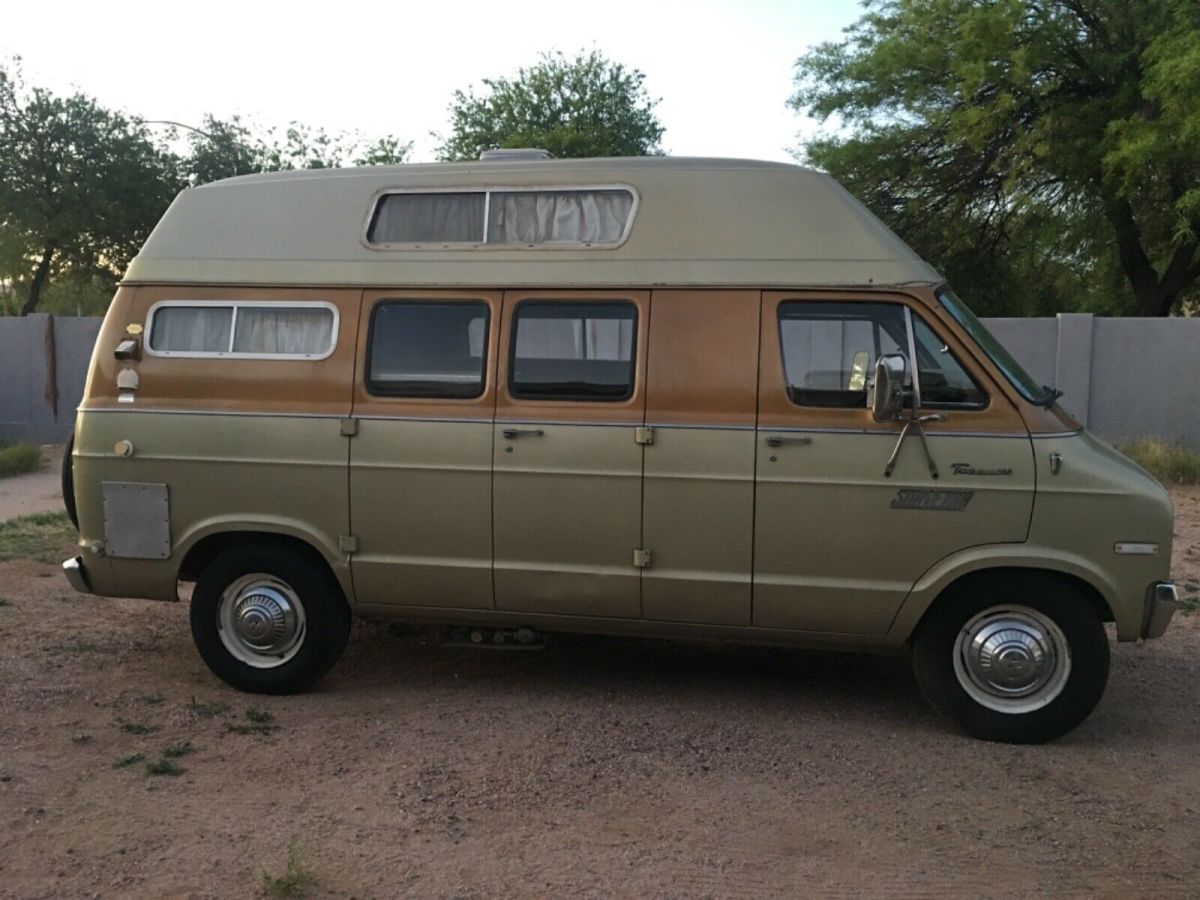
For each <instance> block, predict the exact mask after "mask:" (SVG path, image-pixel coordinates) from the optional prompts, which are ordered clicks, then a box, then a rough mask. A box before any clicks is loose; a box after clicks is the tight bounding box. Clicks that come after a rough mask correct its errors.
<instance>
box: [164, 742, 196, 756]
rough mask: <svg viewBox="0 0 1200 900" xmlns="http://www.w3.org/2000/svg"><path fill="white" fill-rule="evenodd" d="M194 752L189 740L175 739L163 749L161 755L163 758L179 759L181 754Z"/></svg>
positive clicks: (185, 754)
mask: <svg viewBox="0 0 1200 900" xmlns="http://www.w3.org/2000/svg"><path fill="white" fill-rule="evenodd" d="M195 752H196V748H195V747H193V746H192V742H191V741H176V742H175V743H173V744H171V745H170V746H169V747H167V748H166V749H165V750H163V752H162V755H163V758H164V759H179V757H181V756H187V755H188V754H189V753H195Z"/></svg>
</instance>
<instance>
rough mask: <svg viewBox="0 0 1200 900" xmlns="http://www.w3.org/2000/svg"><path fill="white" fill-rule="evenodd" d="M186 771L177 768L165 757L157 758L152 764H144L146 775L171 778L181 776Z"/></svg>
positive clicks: (181, 767) (179, 767)
mask: <svg viewBox="0 0 1200 900" xmlns="http://www.w3.org/2000/svg"><path fill="white" fill-rule="evenodd" d="M186 771H187V769H185V768H183V766H177V765H175V763H174V762H173V761H171V760H169V759H167V758H166V757H165V756H163V757H159V758H158V759H156V760H155V761H154V762H150V763H146V774H147V775H170V776H171V777H172V778H174V777H176V776H178V775H182V774H183V773H184V772H186Z"/></svg>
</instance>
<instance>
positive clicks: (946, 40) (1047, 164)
mask: <svg viewBox="0 0 1200 900" xmlns="http://www.w3.org/2000/svg"><path fill="white" fill-rule="evenodd" d="M796 72H797V74H796V88H797V90H796V93H795V94H794V95H793V97H792V101H791V103H792V106H793V107H794V108H795V109H797V110H802V111H807V112H810V113H812V114H814V115H816V116H819V117H826V118H829V117H832V118H833V119H834V121H835V122H836V123H837V124H839V125H840V126H841V127H840V128H839V129H838V130H837V131H836V132H835V133H834V134H832V135H829V136H825V137H822V138H819V139H817V140H814V141H812V142H810V143H809V144H808V145H807V147H806V148H805V151H804V156H805V158H806V159H807V160H808V161H809V162H811V163H813V164H814V165H817V166H818V167H820V168H823V169H826V170H827V171H829V172H830V173H831V174H833V175H834V176H835V177H836V178H838V179H839V180H840V181H842V182H843V183H844V184H845V185H846V186H847V187H848V188H849V189H850V190H851V191H852V192H854V193H855V194H857V195H858V196H860V197H862V198H863V199H864V200H865V202H866V203H867V205H868V206H869V207H870V208H871V209H872V210H873V211H874V212H875V213H876V214H878V215H879V216H880V217H881V218H883V219H884V220H885V221H886V222H887V223H888V224H889V225H891V226H892V227H893V228H894V229H896V231H897V232H898V233H899V234H900V236H901V237H903V238H904V239H905V240H906V241H908V242H909V243H910V244H911V245H912V246H913V247H914V249H916V250H917V251H918V252H919V253H920V254H921V255H922V256H925V257H926V258H928V259H930V260H931V261H932V262H933V263H934V264H935V265H937V266H938V267H939V268H940V269H941V270H942V271H943V273H944V274H946V275H947V276H949V277H950V278H951V279H952V280H953V281H954V282H955V283H956V284H957V285H958V287H959V289H960V293H963V294H965V295H968V296H970V297H972V298H973V300H974V305H975V306H977V307H978V309H979V310H980V311H981V312H984V313H987V314H993V315H995V314H1010V315H1011V314H1037V313H1050V312H1056V311H1063V310H1074V309H1087V310H1091V311H1095V312H1103V313H1138V314H1141V315H1166V314H1167V313H1168V312H1170V311H1172V310H1178V309H1181V308H1187V307H1188V304H1189V303H1190V302H1193V301H1194V298H1195V297H1196V293H1197V290H1196V285H1197V280H1198V279H1200V243H1198V241H1197V234H1198V233H1200V141H1198V140H1197V139H1196V138H1197V137H1200V90H1198V89H1197V88H1198V87H1200V5H1198V4H1196V3H1195V2H1194V0H1133V2H1129V0H995V2H988V3H979V2H977V0H880V2H871V3H868V4H867V10H866V12H865V14H864V15H863V16H862V17H861V18H860V19H859V20H858V22H857V23H855V24H854V25H853V26H851V27H850V28H849V29H847V32H846V37H845V39H844V40H843V41H840V42H836V43H827V44H823V45H820V46H818V47H817V48H815V49H814V50H812V51H811V52H810V53H808V54H806V55H805V56H803V57H801V59H800V60H799V61H798V62H797V70H796ZM1188 136H1190V139H1189V137H1188ZM1130 294H1132V296H1130Z"/></svg>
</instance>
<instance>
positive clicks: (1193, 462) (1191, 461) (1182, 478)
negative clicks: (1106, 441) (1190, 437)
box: [1117, 437, 1200, 484]
mask: <svg viewBox="0 0 1200 900" xmlns="http://www.w3.org/2000/svg"><path fill="white" fill-rule="evenodd" d="M1117 449H1118V450H1120V451H1121V452H1122V453H1124V454H1125V455H1126V456H1128V457H1129V458H1130V459H1132V460H1133V461H1134V462H1135V463H1137V464H1138V465H1139V466H1141V467H1142V468H1143V469H1145V470H1146V471H1147V472H1149V473H1150V474H1151V475H1153V476H1154V477H1155V478H1157V479H1158V480H1159V481H1161V482H1162V483H1163V484H1200V451H1196V450H1190V449H1188V448H1187V447H1185V446H1184V445H1183V444H1182V443H1180V442H1178V441H1169V440H1167V439H1166V438H1160V437H1144V438H1138V439H1137V440H1136V441H1130V442H1129V443H1127V444H1121V445H1120V446H1119V447H1117Z"/></svg>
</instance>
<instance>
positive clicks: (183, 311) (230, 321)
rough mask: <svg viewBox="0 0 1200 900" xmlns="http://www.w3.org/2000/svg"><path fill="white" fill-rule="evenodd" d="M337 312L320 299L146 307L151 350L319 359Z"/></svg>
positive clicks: (328, 347) (330, 343)
mask: <svg viewBox="0 0 1200 900" xmlns="http://www.w3.org/2000/svg"><path fill="white" fill-rule="evenodd" d="M336 324H337V314H336V312H335V311H334V309H333V307H332V306H329V305H326V304H323V303H297V304H295V305H293V304H289V303H242V302H234V303H227V304H222V303H205V304H203V305H200V304H196V305H190V304H188V303H186V302H178V301H165V302H163V303H160V304H158V305H157V306H155V307H154V308H153V309H152V310H151V311H150V340H149V344H148V348H149V351H150V353H152V354H155V355H159V356H183V357H204V356H222V357H225V356H231V357H239V356H242V357H248V358H252V359H271V358H275V357H280V358H291V359H323V358H324V357H326V356H328V355H329V354H330V353H332V352H333V347H334V344H335V342H336V336H337V334H336Z"/></svg>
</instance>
